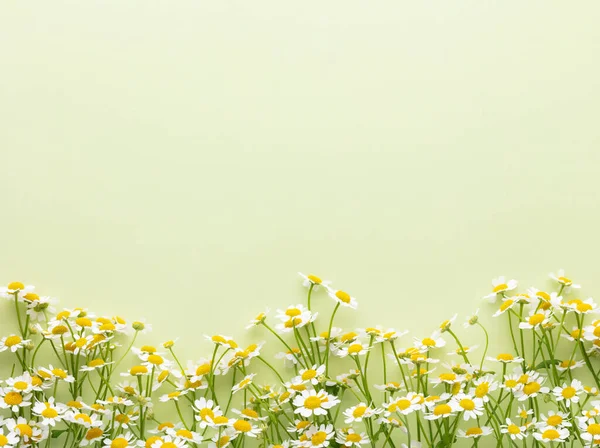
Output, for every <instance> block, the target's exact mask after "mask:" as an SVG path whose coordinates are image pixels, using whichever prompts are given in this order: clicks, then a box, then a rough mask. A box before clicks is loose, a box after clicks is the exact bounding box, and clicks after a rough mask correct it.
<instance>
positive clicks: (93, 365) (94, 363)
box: [79, 358, 114, 372]
mask: <svg viewBox="0 0 600 448" xmlns="http://www.w3.org/2000/svg"><path fill="white" fill-rule="evenodd" d="M111 364H114V361H111V362H106V361H105V360H104V359H102V358H95V359H91V360H89V361H88V363H87V364H86V365H84V366H81V368H80V369H79V371H80V372H92V371H94V370H102V368H103V367H106V366H109V365H111Z"/></svg>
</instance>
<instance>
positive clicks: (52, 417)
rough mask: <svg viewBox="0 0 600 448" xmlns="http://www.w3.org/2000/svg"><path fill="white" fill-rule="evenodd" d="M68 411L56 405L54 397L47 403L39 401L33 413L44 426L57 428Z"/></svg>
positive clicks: (63, 406) (62, 406)
mask: <svg viewBox="0 0 600 448" xmlns="http://www.w3.org/2000/svg"><path fill="white" fill-rule="evenodd" d="M66 410H67V408H66V406H65V405H63V404H60V403H55V401H54V397H50V398H48V401H46V402H42V401H38V402H37V403H36V404H35V405H34V406H33V409H32V412H33V413H34V414H35V415H37V416H39V417H40V418H41V419H42V425H45V426H48V425H49V426H55V425H56V423H57V422H60V421H61V420H62V416H63V414H64V413H65V412H66ZM0 446H2V445H0Z"/></svg>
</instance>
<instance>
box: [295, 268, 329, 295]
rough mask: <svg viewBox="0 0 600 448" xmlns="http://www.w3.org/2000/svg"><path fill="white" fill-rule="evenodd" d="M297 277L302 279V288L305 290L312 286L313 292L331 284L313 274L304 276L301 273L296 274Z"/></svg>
mask: <svg viewBox="0 0 600 448" xmlns="http://www.w3.org/2000/svg"><path fill="white" fill-rule="evenodd" d="M298 275H299V276H300V277H302V279H303V282H302V286H304V287H306V288H310V287H311V286H312V287H313V291H316V290H317V289H319V286H323V287H325V288H327V287H328V286H329V285H330V284H331V282H330V281H329V280H323V279H322V278H321V277H318V276H316V275H314V274H307V275H304V274H303V273H302V272H298Z"/></svg>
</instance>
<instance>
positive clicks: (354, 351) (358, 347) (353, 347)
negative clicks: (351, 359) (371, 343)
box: [348, 344, 363, 355]
mask: <svg viewBox="0 0 600 448" xmlns="http://www.w3.org/2000/svg"><path fill="white" fill-rule="evenodd" d="M362 349H363V346H362V345H361V344H352V345H351V346H350V347H348V353H349V354H350V355H356V354H357V353H360V351H361V350H362Z"/></svg>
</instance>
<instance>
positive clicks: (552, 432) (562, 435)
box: [533, 426, 569, 443]
mask: <svg viewBox="0 0 600 448" xmlns="http://www.w3.org/2000/svg"><path fill="white" fill-rule="evenodd" d="M533 437H534V438H535V440H539V441H540V442H544V443H563V442H565V441H566V439H567V437H569V430H568V429H567V428H559V427H555V426H546V427H542V428H539V430H538V431H537V432H534V433H533Z"/></svg>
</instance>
